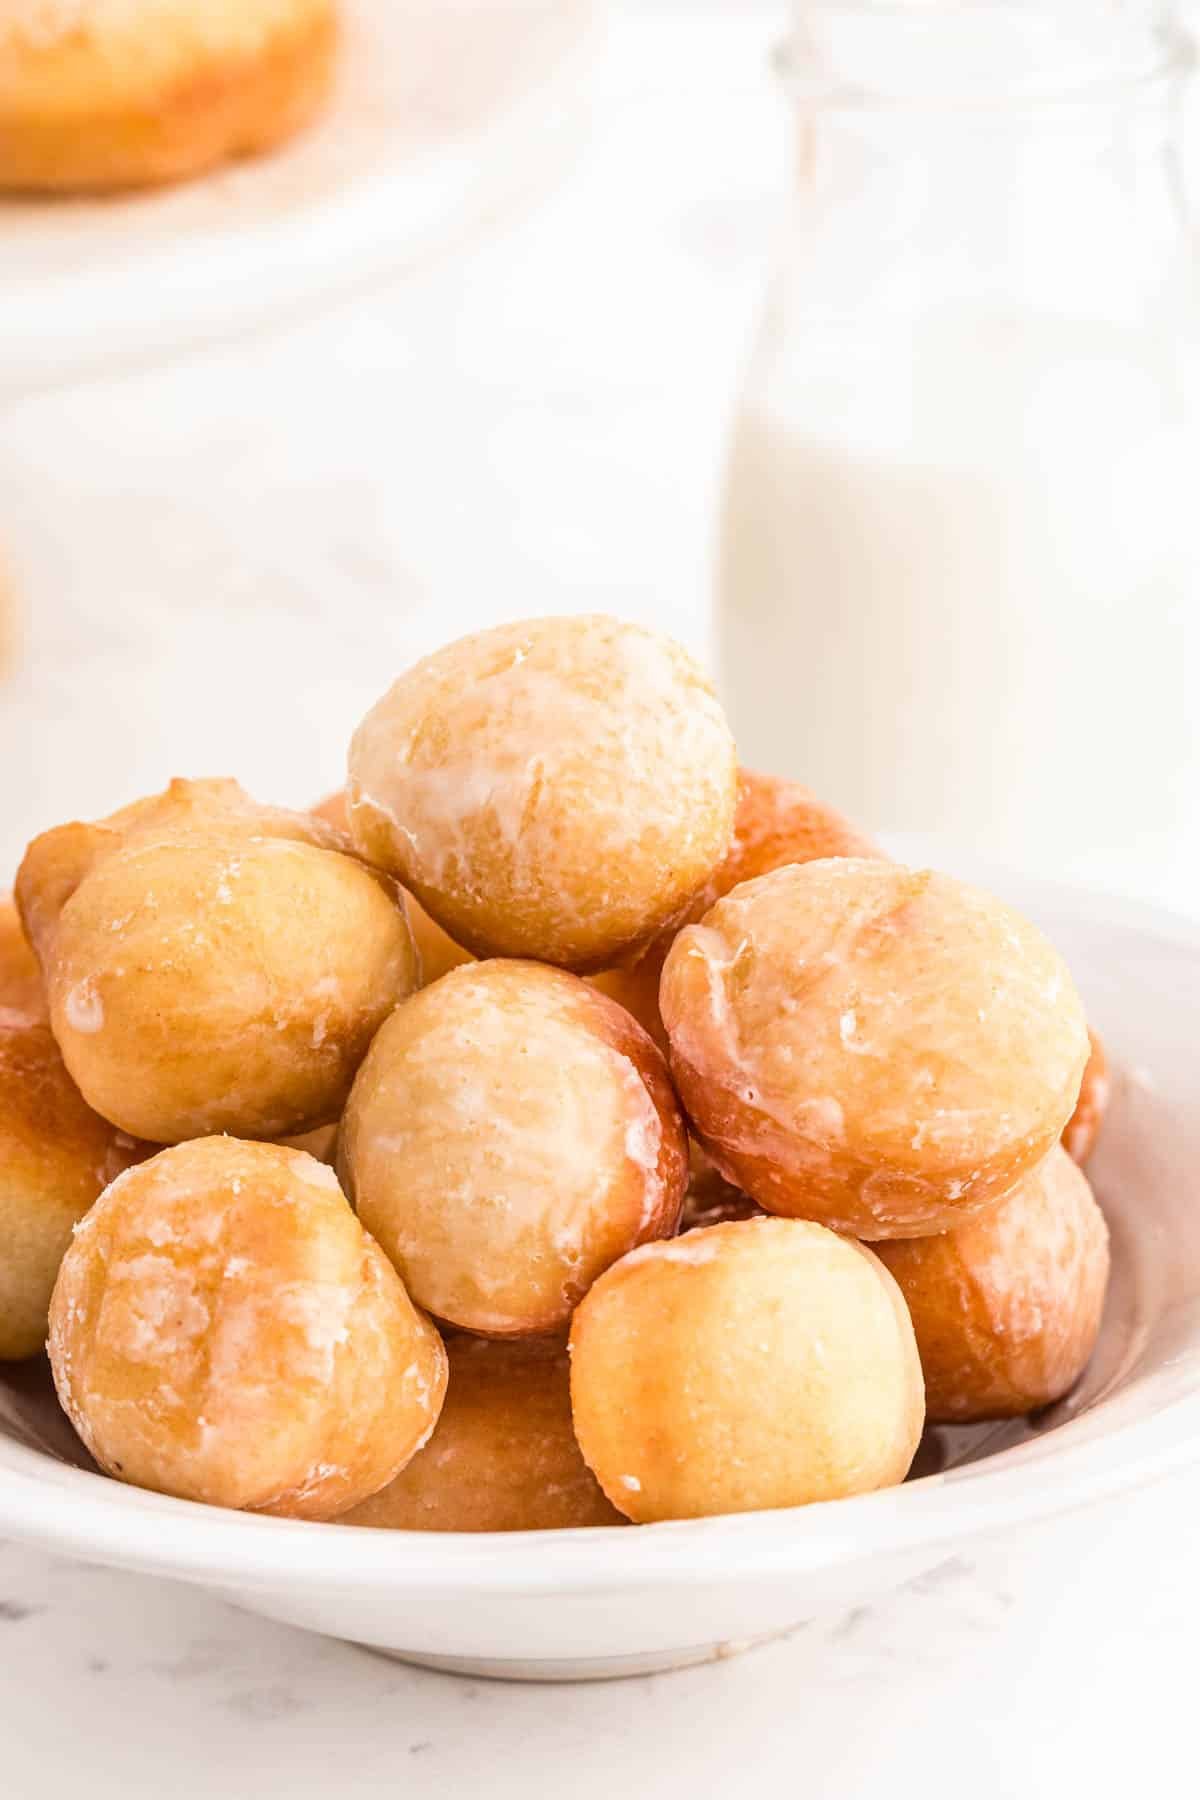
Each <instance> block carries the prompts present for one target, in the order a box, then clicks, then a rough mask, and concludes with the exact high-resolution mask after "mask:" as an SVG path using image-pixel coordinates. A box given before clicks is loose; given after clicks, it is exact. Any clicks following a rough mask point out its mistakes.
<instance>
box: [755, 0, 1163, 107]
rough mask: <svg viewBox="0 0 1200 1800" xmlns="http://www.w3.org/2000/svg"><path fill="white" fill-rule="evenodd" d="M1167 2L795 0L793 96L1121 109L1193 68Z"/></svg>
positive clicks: (826, 103)
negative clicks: (1126, 99) (1130, 96)
mask: <svg viewBox="0 0 1200 1800" xmlns="http://www.w3.org/2000/svg"><path fill="white" fill-rule="evenodd" d="M1190 61H1191V43H1190V40H1189V39H1188V38H1187V36H1186V34H1185V33H1184V32H1183V30H1182V28H1181V27H1180V25H1179V22H1178V19H1177V17H1176V12H1175V7H1174V5H1173V4H1171V3H1170V0H797V4H796V5H795V7H794V13H793V25H792V31H791V34H790V36H789V38H788V40H787V42H786V44H785V45H784V47H783V50H782V52H781V57H780V66H781V69H782V72H783V73H784V75H785V77H786V79H787V80H788V82H789V84H790V86H791V88H792V90H793V92H794V94H795V95H796V98H797V100H798V101H799V102H800V103H801V104H805V105H808V106H810V107H811V106H820V107H824V108H839V109H844V108H876V109H881V110H882V109H898V110H903V109H909V110H917V111H923V112H925V113H927V114H934V113H936V112H939V111H945V112H949V113H954V112H962V111H969V112H970V113H972V114H973V115H980V114H985V113H989V112H990V113H1000V114H1003V113H1004V112H1006V111H1010V112H1012V113H1018V112H1025V111H1028V110H1029V109H1031V108H1036V107H1038V106H1039V105H1040V106H1055V105H1057V106H1063V105H1067V104H1070V103H1081V104H1087V105H1093V106H1110V107H1111V106H1113V105H1115V104H1118V103H1119V101H1120V97H1121V95H1122V93H1129V92H1132V91H1134V90H1136V89H1138V88H1141V87H1143V86H1144V85H1146V84H1154V83H1156V82H1160V81H1163V80H1165V79H1168V78H1169V77H1170V76H1171V75H1172V73H1178V72H1179V71H1180V70H1181V69H1182V68H1184V67H1186V66H1187V65H1189V64H1190Z"/></svg>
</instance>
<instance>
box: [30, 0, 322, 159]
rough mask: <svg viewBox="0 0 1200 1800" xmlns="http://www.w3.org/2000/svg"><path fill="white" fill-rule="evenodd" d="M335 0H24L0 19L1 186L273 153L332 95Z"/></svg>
mask: <svg viewBox="0 0 1200 1800" xmlns="http://www.w3.org/2000/svg"><path fill="white" fill-rule="evenodd" d="M337 37H338V12H337V7H336V5H335V4H334V0H124V4H121V5H117V6H114V5H112V4H111V0H75V4H70V3H67V4H63V3H62V0H59V3H58V4H55V3H53V0H52V3H51V4H43V3H40V0H16V6H15V9H14V7H13V6H12V5H9V6H8V7H7V8H6V9H5V13H4V16H3V17H0V188H5V189H9V190H11V191H17V192H28V193H46V194H59V193H102V192H106V191H109V190H114V189H121V188H137V187H148V186H154V185H158V184H160V183H163V182H171V181H180V180H183V179H185V178H187V177H189V176H193V175H198V174H200V173H202V172H203V171H204V170H206V169H209V168H212V167H213V166H214V165H216V164H219V163H223V162H226V161H229V160H230V159H233V158H238V157H244V156H252V155H255V154H257V153H258V152H260V151H262V150H266V149H269V148H270V147H271V146H272V145H274V144H276V143H278V142H279V141H280V140H282V139H284V138H288V137H291V136H292V134H293V133H294V132H296V131H298V130H300V129H301V127H302V126H304V125H306V124H307V123H308V122H309V120H310V119H311V118H312V117H313V115H314V114H315V113H316V112H317V110H318V109H319V107H320V106H321V105H322V103H323V102H324V100H325V98H326V96H327V94H328V92H329V88H330V84H331V81H332V76H333V67H334V54H335V49H336V44H337Z"/></svg>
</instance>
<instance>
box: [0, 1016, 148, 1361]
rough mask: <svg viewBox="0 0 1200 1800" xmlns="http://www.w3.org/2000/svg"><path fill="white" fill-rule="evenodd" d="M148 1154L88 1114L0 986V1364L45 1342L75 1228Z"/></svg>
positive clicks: (49, 1045)
mask: <svg viewBox="0 0 1200 1800" xmlns="http://www.w3.org/2000/svg"><path fill="white" fill-rule="evenodd" d="M148 1150H149V1146H148V1145H144V1144H139V1143H137V1142H135V1140H134V1139H132V1138H130V1137H127V1136H126V1134H125V1133H124V1132H123V1131H118V1130H117V1129H116V1127H115V1126H112V1125H110V1124H109V1123H108V1122H107V1120H105V1119H101V1118H99V1117H98V1116H97V1114H96V1113H94V1112H93V1111H92V1110H91V1108H90V1107H89V1106H88V1105H87V1104H86V1102H85V1101H84V1100H83V1098H82V1096H81V1095H80V1093H79V1091H78V1089H77V1088H76V1086H75V1084H74V1082H73V1081H72V1080H71V1078H70V1076H69V1075H68V1074H67V1071H66V1068H65V1067H64V1065H63V1060H62V1057H61V1056H60V1055H59V1053H58V1046H57V1044H56V1043H55V1042H54V1039H53V1037H52V1036H51V1034H50V1029H49V1026H48V1025H47V1024H46V1023H45V1022H44V1020H42V1019H40V1018H38V1017H37V1016H36V1015H33V1016H26V1015H23V1014H22V1013H20V1012H19V1011H12V1010H8V1009H7V1008H6V1005H5V1000H4V990H0V1361H5V1362H10V1361H20V1360H22V1359H24V1358H25V1357H29V1356H36V1355H37V1354H38V1352H39V1351H40V1350H42V1349H43V1348H44V1346H45V1343H46V1323H47V1314H48V1310H49V1306H50V1294H51V1290H52V1289H53V1287H54V1281H55V1277H56V1276H57V1274H58V1268H59V1264H60V1263H61V1261H62V1259H63V1256H64V1254H65V1252H66V1249H67V1246H68V1245H69V1244H70V1242H71V1233H72V1231H73V1229H74V1227H75V1225H76V1224H77V1223H78V1221H79V1220H80V1219H82V1218H83V1216H84V1214H85V1213H86V1212H87V1210H88V1208H89V1207H90V1206H91V1205H92V1203H93V1202H94V1201H95V1200H96V1199H97V1198H98V1196H99V1195H100V1194H101V1192H102V1191H103V1190H104V1188H105V1187H107V1185H108V1183H109V1182H110V1181H112V1180H113V1179H114V1177H115V1176H117V1175H119V1174H121V1172H122V1171H123V1170H124V1169H127V1168H128V1167H129V1166H130V1164H131V1163H133V1162H135V1161H137V1159H138V1158H139V1157H141V1156H144V1155H146V1154H147V1153H148Z"/></svg>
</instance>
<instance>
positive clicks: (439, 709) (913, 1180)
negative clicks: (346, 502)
mask: <svg viewBox="0 0 1200 1800" xmlns="http://www.w3.org/2000/svg"><path fill="white" fill-rule="evenodd" d="M1106 1097H1107V1071H1106V1067H1105V1062H1104V1055H1103V1051H1102V1049H1101V1047H1100V1045H1099V1042H1098V1040H1097V1039H1095V1038H1094V1037H1091V1036H1090V1035H1089V1031H1088V1027H1087V1024H1086V1022H1085V1018H1084V1013H1083V1009H1082V1006H1081V1003H1080V1000H1079V997H1078V995H1077V993H1076V991H1075V988H1074V985H1073V983H1072V980H1071V976H1070V973H1069V971H1068V970H1067V968H1066V967H1065V965H1064V963H1063V961H1062V959H1061V957H1060V956H1059V955H1058V953H1057V951H1056V950H1055V949H1054V948H1053V946H1052V945H1051V944H1049V943H1048V942H1047V941H1046V939H1045V938H1044V937H1042V936H1041V934H1040V933H1039V932H1038V931H1037V930H1036V929H1035V928H1034V927H1033V926H1032V925H1031V924H1029V923H1028V922H1027V921H1026V920H1025V919H1023V918H1022V917H1020V916H1019V915H1018V914H1017V913H1015V912H1013V911H1012V910H1011V909H1010V908H1008V907H1007V906H1005V905H1003V904H1002V903H1001V902H1000V901H999V900H997V899H994V898H993V897H992V896H990V895H989V894H986V893H983V892H981V891H980V890H978V889H976V888H973V887H969V886H966V885H965V884H964V883H962V882H960V881H957V880H955V879H954V878H953V877H952V876H950V875H946V874H941V873H937V872H933V871H930V870H914V869H907V868H903V867H900V866H899V865H897V864H895V863H894V862H892V861H890V860H888V859H887V858H886V857H885V856H884V855H883V854H882V853H881V852H880V851H879V850H878V849H876V848H875V847H874V846H873V845H872V844H871V843H870V842H869V841H868V840H867V839H865V838H864V837H863V836H862V835H861V834H860V833H859V832H857V831H856V830H854V829H853V828H852V826H850V825H849V824H848V823H847V822H846V821H845V820H844V819H842V818H841V817H839V816H838V814H836V813H835V812H834V811H832V810H831V809H830V808H829V807H827V806H825V805H824V804H822V802H821V801H820V800H818V799H817V798H816V797H815V796H814V795H813V794H811V793H810V792H809V791H808V790H807V789H805V788H803V787H799V786H797V785H795V784H793V783H791V782H786V781H782V780H778V779H776V778H774V777H772V776H768V775H760V774H752V773H750V772H749V771H746V770H742V769H739V767H738V764H737V760H736V752H735V747H734V743H733V739H732V737H731V735H730V732H729V728H728V726H727V724H726V721H725V718H724V715H723V713H722V711H721V707H720V705H719V703H718V701H717V698H716V696H715V694H714V692H713V689H712V687H711V685H710V684H709V682H708V680H707V679H706V678H705V676H704V675H703V674H702V672H701V671H700V669H699V668H698V667H697V666H696V664H695V663H694V662H693V660H692V659H691V657H690V656H688V655H687V654H686V652H685V651H683V650H682V649H681V648H680V647H679V646H678V645H676V644H674V643H672V642H671V641H670V640H669V639H667V638H665V637H664V636H662V635H661V634H659V633H657V632H654V631H649V630H646V629H643V628H641V627H639V626H635V625H631V624H626V623H622V622H620V621H617V620H615V619H611V618H607V617H602V616H586V617H571V618H549V619H540V620H532V621H527V622H524V623H519V624H513V625H506V626H502V627H499V628H497V629H493V630H490V631H485V632H482V633H480V634H478V635H475V636H473V637H470V638H467V639H464V640H462V641H460V642H458V643H454V644H451V645H449V646H448V647H446V648H445V649H443V650H441V651H439V652H437V653H436V654H434V655H432V656H430V657H427V658H426V659H425V660H424V661H422V662H419V663H417V664H416V665H415V666H414V667H412V668H410V669H409V670H408V671H407V672H406V673H405V674H403V675H402V676H401V677H400V679H399V680H398V681H396V682H395V684H394V685H393V686H392V687H391V689H390V690H389V691H388V693H387V694H385V695H384V697H383V698H382V699H381V700H380V701H379V703H378V705H377V706H376V707H375V708H374V709H373V710H372V711H371V712H370V713H369V714H368V715H367V717H366V718H365V719H364V720H363V722H362V724H361V725H360V726H359V728H358V731H357V732H356V733H355V736H354V739H353V742H352V744H351V747H350V756H349V774H348V779H347V782H346V785H345V788H344V791H341V792H339V793H337V794H336V795H334V796H333V797H332V798H331V799H330V800H328V801H326V802H325V803H324V804H323V805H321V806H319V807H317V808H316V809H315V811H313V812H311V813H292V812H287V811H284V810H282V809H280V808H277V807H270V806H264V805H260V804H258V803H256V802H255V801H253V800H251V799H250V798H249V797H248V796H247V795H246V794H245V793H244V792H243V791H242V789H241V788H240V787H238V786H237V784H236V783H235V782H232V781H228V780H204V781H173V782H171V784H170V785H169V786H168V787H167V788H166V790H165V791H164V792H162V793H157V794H154V795H151V796H149V797H148V798H145V799H142V800H138V801H136V802H134V803H133V804H132V805H129V806H126V807H124V808H123V809H122V810H121V811H119V812H117V813H114V814H113V815H111V816H110V817H109V818H107V819H104V820H101V821H99V822H97V823H93V824H83V823H72V824H67V825H62V826H59V827H57V828H56V829H54V830H51V831H48V832H46V833H44V834H43V835H42V836H41V837H39V838H37V839H36V840H35V841H34V842H33V843H32V844H31V845H30V846H29V849H28V851H27V853H26V855H25V858H24V860H23V862H22V864H21V867H20V869H19V871H18V873H17V877H16V883H15V901H4V902H3V903H0V1357H2V1358H7V1359H16V1358H25V1357H30V1356H33V1355H35V1354H37V1353H38V1352H40V1350H41V1349H42V1347H43V1345H44V1344H46V1343H47V1342H48V1348H49V1356H50V1363H51V1367H52V1370H53V1375H54V1381H55V1385H56V1389H57V1392H58V1395H59V1398H60V1400H61V1403H62V1406H63V1408H64V1410H65V1412H66V1413H67V1415H68V1417H69V1419H70V1420H71V1422H72V1424H73V1425H74V1427H75V1430H76V1431H77V1433H78V1435H79V1437H80V1438H81V1439H82V1441H83V1443H84V1445H85V1446H86V1447H87V1449H88V1450H89V1452H90V1453H91V1455H92V1456H93V1457H94V1459H95V1461H96V1463H97V1464H98V1465H99V1466H100V1468H101V1469H103V1470H105V1471H106V1472H107V1473H108V1474H110V1475H112V1476H114V1477H116V1478H117V1479H119V1480H123V1481H128V1482H133V1483H136V1484H139V1485H141V1486H143V1487H146V1488H150V1489H154V1490H156V1491H159V1492H162V1493H167V1494H173V1495H177V1496H181V1497H183V1498H186V1499H190V1500H197V1501H202V1502H206V1503H209V1504H213V1505H219V1506H226V1507H237V1508H242V1509H246V1510H251V1511H259V1512H266V1513H272V1514H276V1515H282V1516H289V1517H298V1518H307V1519H335V1518H337V1519H343V1520H346V1521H349V1522H351V1523H356V1524H361V1525H364V1526H370V1527H375V1528H381V1527H382V1528H405V1529H410V1530H432V1531H489V1530H490V1531H513V1530H522V1529H558V1528H563V1527H569V1526H591V1525H617V1524H624V1523H627V1522H630V1521H632V1522H634V1523H639V1524H640V1523H649V1522H653V1521H657V1520H663V1519H678V1518H694V1517H702V1516H707V1515H711V1514H717V1513H728V1512H739V1511H748V1510H754V1509H758V1508H764V1507H785V1506H796V1505H803V1504H806V1503H809V1502H813V1501H818V1500H829V1499H836V1498H840V1497H843V1496H846V1495H850V1494H856V1493H863V1492H867V1491H870V1490H873V1489H876V1488H880V1487H884V1486H887V1485H890V1484H893V1483H896V1482H899V1481H902V1480H903V1479H904V1477H905V1475H906V1474H907V1472H908V1469H909V1467H910V1464H911V1462H912V1459H913V1455H914V1452H915V1451H916V1448H917V1445H918V1441H919V1439H920V1437H921V1433H922V1431H923V1429H924V1427H925V1424H926V1422H927V1421H930V1422H935V1423H936V1422H955V1423H961V1422H966V1421H971V1420H981V1419H996V1418H1004V1417H1010V1416H1014V1415H1019V1414H1023V1413H1026V1412H1029V1411H1031V1410H1033V1409H1035V1408H1039V1407H1043V1406H1046V1405H1048V1404H1049V1403H1050V1402H1052V1401H1055V1400H1057V1399H1060V1398H1061V1397H1062V1396H1064V1395H1065V1394H1066V1393H1067V1392H1068V1391H1069V1390H1070V1389H1071V1388H1072V1386H1073V1385H1074V1384H1075V1382H1076V1381H1077V1379H1078V1377H1079V1375H1080V1373H1081V1371H1082V1369H1083V1367H1084V1365H1085V1364H1086V1362H1087V1360H1088V1357H1089V1355H1090V1353H1091V1351H1092V1348H1093V1345H1094V1343H1095V1340H1096V1335H1097V1332H1098V1329H1099V1324H1100V1316H1101V1311H1102V1307H1103V1304H1104V1297H1105V1288H1106V1283H1107V1278H1108V1238H1107V1232H1106V1229H1105V1225H1104V1220H1103V1216H1102V1214H1101V1212H1100V1210H1099V1208H1098V1206H1097V1204H1096V1202H1095V1200H1094V1199H1093V1197H1092V1193H1091V1189H1090V1187H1089V1185H1088V1181H1087V1178H1086V1176H1085V1175H1084V1174H1083V1173H1082V1171H1081V1168H1080V1166H1079V1165H1080V1163H1081V1162H1082V1161H1083V1160H1084V1159H1085V1158H1086V1155H1087V1153H1088V1152H1089V1150H1090V1148H1091V1146H1092V1143H1093V1141H1094V1138H1095V1135H1096V1132H1097V1130H1098V1128H1099V1125H1100V1121H1101V1119H1102V1116H1103V1112H1104V1106H1105V1101H1106ZM1064 1145H1065V1148H1064Z"/></svg>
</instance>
